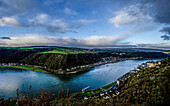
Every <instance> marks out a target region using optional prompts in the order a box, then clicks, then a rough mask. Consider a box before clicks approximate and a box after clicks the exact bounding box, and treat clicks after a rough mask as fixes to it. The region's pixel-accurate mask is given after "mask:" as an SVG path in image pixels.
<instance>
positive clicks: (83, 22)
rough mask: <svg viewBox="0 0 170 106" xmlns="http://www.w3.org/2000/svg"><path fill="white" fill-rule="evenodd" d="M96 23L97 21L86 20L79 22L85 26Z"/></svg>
mask: <svg viewBox="0 0 170 106" xmlns="http://www.w3.org/2000/svg"><path fill="white" fill-rule="evenodd" d="M94 22H96V20H86V19H80V20H79V23H81V24H84V25H86V24H90V23H94Z"/></svg>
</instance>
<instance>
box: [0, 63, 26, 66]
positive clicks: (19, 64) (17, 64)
mask: <svg viewBox="0 0 170 106" xmlns="http://www.w3.org/2000/svg"><path fill="white" fill-rule="evenodd" d="M0 65H1V66H23V65H28V64H24V63H0Z"/></svg>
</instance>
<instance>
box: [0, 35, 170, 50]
mask: <svg viewBox="0 0 170 106" xmlns="http://www.w3.org/2000/svg"><path fill="white" fill-rule="evenodd" d="M122 39H123V38H122V37H120V36H116V37H113V36H109V37H108V36H91V37H87V38H81V39H76V38H68V37H62V38H61V37H55V36H41V35H35V34H29V35H25V36H23V37H10V38H9V37H4V38H2V39H0V46H1V47H2V46H3V47H21V46H65V47H142V48H163V49H170V43H160V44H138V45H130V44H126V43H120V42H121V40H122Z"/></svg>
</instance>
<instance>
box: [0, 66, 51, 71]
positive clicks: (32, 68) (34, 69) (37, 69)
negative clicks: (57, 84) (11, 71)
mask: <svg viewBox="0 0 170 106" xmlns="http://www.w3.org/2000/svg"><path fill="white" fill-rule="evenodd" d="M0 67H11V68H20V69H25V70H32V71H37V72H43V73H49V72H47V71H45V70H43V69H41V68H39V67H35V66H24V65H23V66H0Z"/></svg>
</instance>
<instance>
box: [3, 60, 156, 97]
mask: <svg viewBox="0 0 170 106" xmlns="http://www.w3.org/2000/svg"><path fill="white" fill-rule="evenodd" d="M155 60H156V59H155ZM147 61H149V60H126V61H121V62H118V63H109V64H104V65H101V66H98V67H95V68H92V69H91V70H90V71H88V72H84V73H79V74H75V75H53V74H47V73H41V72H35V71H30V70H22V69H15V68H4V67H2V68H0V96H1V97H0V98H8V97H11V96H16V89H17V88H19V89H20V90H22V89H24V90H25V91H28V90H29V89H28V88H29V86H32V89H31V92H33V93H34V94H36V93H39V90H40V88H43V89H45V90H46V91H47V92H49V93H51V94H53V93H54V94H56V95H57V94H58V90H62V89H64V91H65V92H66V90H67V89H69V90H70V93H75V92H81V90H82V89H83V88H85V87H87V86H90V88H89V89H95V88H99V87H102V86H105V85H107V84H110V83H112V82H114V81H116V79H117V78H119V77H120V76H122V75H124V74H125V73H127V72H128V71H130V70H133V69H134V67H137V66H138V65H140V64H142V63H144V62H147ZM89 89H88V90H89Z"/></svg>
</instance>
